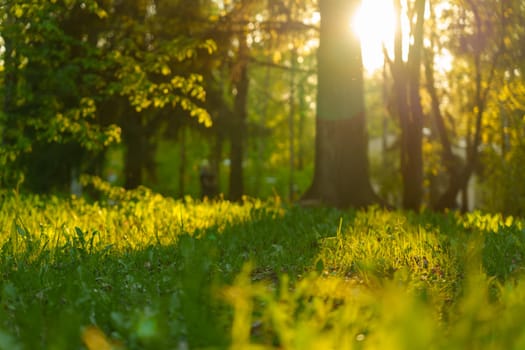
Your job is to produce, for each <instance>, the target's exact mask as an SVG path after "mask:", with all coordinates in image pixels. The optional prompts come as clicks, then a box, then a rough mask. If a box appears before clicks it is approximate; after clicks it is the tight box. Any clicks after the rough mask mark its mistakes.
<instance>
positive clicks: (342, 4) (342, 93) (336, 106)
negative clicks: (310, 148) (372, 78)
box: [303, 0, 378, 207]
mask: <svg viewBox="0 0 525 350" xmlns="http://www.w3.org/2000/svg"><path fill="white" fill-rule="evenodd" d="M319 4H320V11H321V30H320V46H319V56H318V92H317V119H316V127H317V134H316V156H315V170H314V179H313V182H312V185H311V187H310V188H309V190H308V191H307V192H306V194H305V195H304V197H303V202H308V201H315V202H321V203H324V204H327V205H333V206H337V207H350V206H352V207H363V206H367V205H370V204H373V203H376V202H378V198H377V196H376V195H375V193H374V192H373V190H372V186H371V185H370V180H369V173H368V137H367V133H366V120H365V104H364V86H363V85H364V83H363V64H362V58H361V45H360V42H359V39H358V38H357V37H356V36H355V35H354V34H352V33H351V31H350V30H349V28H348V23H349V18H350V16H351V15H352V14H353V13H355V10H356V9H357V6H358V5H359V1H355V0H320V3H319Z"/></svg>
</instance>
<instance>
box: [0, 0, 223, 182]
mask: <svg viewBox="0 0 525 350" xmlns="http://www.w3.org/2000/svg"><path fill="white" fill-rule="evenodd" d="M1 11H2V13H1V14H2V16H3V18H4V20H3V21H2V24H1V28H0V31H1V32H2V39H3V42H4V43H5V50H3V55H2V56H3V67H2V68H3V71H2V76H3V90H2V95H3V99H4V109H3V114H2V119H3V120H2V129H0V130H1V132H2V134H1V137H2V140H3V143H4V144H5V146H6V147H3V148H2V150H1V153H0V164H2V166H5V167H7V168H8V169H11V170H18V175H22V176H24V175H26V178H27V177H29V176H32V173H33V171H32V170H34V169H32V168H31V166H32V165H31V164H32V162H35V160H38V159H41V158H43V157H45V156H46V154H45V152H46V150H49V152H48V153H52V154H53V155H54V157H67V152H68V149H71V146H72V147H73V148H74V147H76V146H78V147H77V148H78V149H79V151H77V152H76V154H75V156H76V162H73V164H69V163H68V162H64V167H65V168H67V169H66V173H67V172H71V170H72V169H73V170H74V169H76V170H77V172H78V170H79V169H78V168H81V171H93V169H90V167H89V166H82V164H81V162H82V160H83V161H84V163H88V164H89V162H92V163H93V158H95V157H96V156H97V155H98V154H100V152H101V150H103V149H104V148H106V147H107V146H109V145H110V144H112V143H115V142H118V141H120V131H121V129H124V131H126V130H127V129H126V128H125V126H127V125H128V124H129V119H133V118H137V119H138V118H140V119H141V120H140V121H139V123H142V124H143V125H149V124H151V119H152V115H154V112H153V111H155V112H156V113H157V115H158V114H159V111H166V110H168V111H169V112H171V113H173V111H174V110H182V111H183V112H185V113H187V114H188V115H190V116H192V117H195V118H196V119H197V120H198V122H199V123H202V124H204V125H206V126H208V127H209V126H210V125H211V119H210V116H209V114H208V112H207V111H206V110H205V109H204V108H203V107H202V103H203V101H204V99H205V91H204V88H203V78H202V76H201V75H199V74H196V73H192V72H188V71H185V72H180V73H179V72H176V71H174V69H173V67H177V66H181V65H183V64H185V63H186V62H187V61H190V60H193V59H195V57H196V56H197V54H198V53H200V52H207V53H212V52H213V51H214V50H215V49H216V46H215V43H214V42H213V41H211V40H205V39H203V40H197V39H189V38H187V37H186V36H184V35H170V36H162V34H163V32H162V31H155V29H156V28H158V26H156V25H155V23H154V22H153V21H154V18H152V17H154V16H153V15H154V13H149V15H148V11H150V12H151V9H150V10H148V9H147V8H143V7H142V5H140V1H137V2H127V4H126V5H123V4H118V3H112V2H103V3H100V2H97V1H83V2H79V1H64V2H63V1H51V2H49V1H37V2H32V3H31V4H27V3H26V2H23V1H14V2H10V3H9V5H5V6H3V7H2V9H1ZM144 18H145V20H144ZM148 37H149V39H147V38H148ZM146 110H147V111H148V113H147V114H146V113H145V114H143V115H142V116H140V117H137V116H136V115H133V113H131V112H130V111H135V112H136V113H138V112H141V111H146ZM169 112H168V113H169ZM145 129H146V128H145ZM128 134H129V133H128ZM56 144H62V145H66V146H65V147H56V146H55V145H56ZM41 151H42V152H43V153H44V154H41V153H42V152H41ZM79 163H80V164H79ZM40 167H41V168H45V167H46V162H44V163H42V164H40ZM94 167H96V166H93V165H92V166H91V168H94ZM17 168H18V169H17ZM14 175H15V176H14V177H15V180H16V177H17V176H16V174H14ZM69 177H70V174H67V176H62V177H60V178H59V179H57V180H58V181H55V182H60V183H62V184H64V183H66V184H67V183H68V182H69V181H68V180H69ZM9 180H13V179H10V178H8V176H7V174H3V181H2V182H3V186H6V185H10V182H9ZM47 181H48V183H52V182H53V179H47ZM29 182H30V183H31V181H29ZM30 188H31V186H30ZM33 190H34V188H33Z"/></svg>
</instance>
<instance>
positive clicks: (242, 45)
mask: <svg viewBox="0 0 525 350" xmlns="http://www.w3.org/2000/svg"><path fill="white" fill-rule="evenodd" d="M248 59H249V57H248V45H247V44H246V34H245V33H242V34H241V35H240V37H239V51H238V57H237V62H236V65H235V67H234V70H233V83H234V84H233V86H234V87H235V90H236V95H235V100H234V106H233V115H232V125H231V129H230V162H231V163H230V192H229V198H230V200H232V201H238V200H240V199H241V198H242V195H243V194H244V174H243V166H242V163H243V159H244V142H245V138H246V119H247V111H246V106H247V101H248V86H249V81H248Z"/></svg>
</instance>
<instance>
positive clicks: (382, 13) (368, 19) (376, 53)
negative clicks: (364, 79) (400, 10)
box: [350, 0, 408, 73]
mask: <svg viewBox="0 0 525 350" xmlns="http://www.w3.org/2000/svg"><path fill="white" fill-rule="evenodd" d="M350 25H351V29H352V30H353V31H354V32H355V33H356V34H357V35H358V36H359V38H360V39H361V51H362V56H363V65H364V67H365V69H366V71H367V72H369V73H372V72H374V71H376V70H378V69H380V68H381V67H383V64H384V57H383V45H384V46H385V47H386V48H387V50H388V51H389V52H391V51H392V50H393V47H394V33H395V29H396V17H395V12H394V6H393V4H392V1H391V0H362V3H361V6H360V7H359V9H358V10H357V12H356V14H355V15H354V17H353V18H352V19H351V23H350ZM402 25H403V26H405V25H407V26H408V24H405V23H402Z"/></svg>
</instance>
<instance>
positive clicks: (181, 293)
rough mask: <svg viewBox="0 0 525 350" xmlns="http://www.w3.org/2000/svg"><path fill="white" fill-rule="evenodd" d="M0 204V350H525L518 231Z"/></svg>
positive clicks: (503, 221) (166, 202)
mask: <svg viewBox="0 0 525 350" xmlns="http://www.w3.org/2000/svg"><path fill="white" fill-rule="evenodd" d="M108 198H109V199H108V200H106V201H101V202H95V203H88V202H86V201H85V200H83V199H78V198H65V199H59V198H57V197H38V196H19V195H16V194H13V193H10V192H9V193H8V192H4V193H1V194H0V249H1V255H0V274H1V280H0V281H1V282H0V349H86V348H88V349H109V348H112V347H113V348H115V349H185V348H189V349H216V348H218V349H221V348H231V349H272V348H275V349H523V348H525V328H523V324H525V283H524V282H523V281H522V278H521V277H522V275H523V271H524V260H523V259H524V253H525V248H524V244H525V230H524V225H523V222H522V221H520V220H518V219H512V218H502V217H501V216H498V215H487V214H480V213H472V214H468V215H465V216H460V215H458V214H453V213H450V214H447V215H438V214H431V213H427V214H419V215H416V214H413V213H402V212H387V211H383V210H380V209H378V208H370V209H369V210H367V211H358V212H354V211H346V212H343V211H337V210H334V209H327V208H318V209H304V208H298V207H289V206H285V205H282V204H281V203H279V201H278V200H274V201H269V202H262V201H259V200H253V199H245V200H244V202H243V203H242V204H235V203H229V202H226V201H222V202H217V203H208V202H193V201H191V200H189V199H187V200H186V201H185V202H182V201H175V200H172V199H167V198H164V197H161V196H159V195H156V194H153V193H151V192H149V191H147V190H144V189H141V190H137V191H133V192H123V191H119V190H115V191H112V192H108Z"/></svg>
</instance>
